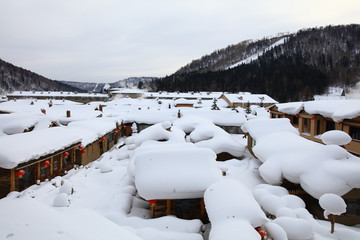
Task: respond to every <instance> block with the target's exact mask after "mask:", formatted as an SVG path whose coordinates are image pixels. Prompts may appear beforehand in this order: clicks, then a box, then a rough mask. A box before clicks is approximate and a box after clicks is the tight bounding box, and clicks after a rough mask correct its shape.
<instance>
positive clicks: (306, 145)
mask: <svg viewBox="0 0 360 240" xmlns="http://www.w3.org/2000/svg"><path fill="white" fill-rule="evenodd" d="M273 114H277V115H278V116H282V117H280V118H275V119H261V120H251V121H248V122H247V123H246V124H245V125H244V126H243V127H242V128H243V130H244V131H245V132H247V136H248V146H247V147H248V149H249V151H250V152H251V154H252V155H253V156H255V157H256V158H259V159H260V160H261V161H263V162H264V161H266V159H267V158H272V159H282V158H283V157H284V156H285V157H289V151H290V152H291V154H293V155H296V154H299V155H300V156H301V157H303V158H305V157H306V158H307V159H311V158H312V154H314V156H313V157H314V158H315V157H316V158H326V160H332V156H331V155H330V156H329V155H328V154H327V150H326V149H327V148H324V147H326V146H323V145H321V144H320V143H317V142H314V141H310V140H309V139H308V138H302V137H300V135H301V134H300V133H299V132H298V129H296V128H294V127H292V126H291V124H290V120H289V119H288V118H287V117H286V116H285V117H283V115H282V114H278V113H277V112H273ZM311 120H316V119H312V118H311ZM275 135H277V136H276V137H275ZM278 136H281V137H282V138H281V139H280V138H279V137H278ZM257 141H258V144H257V143H256V142H257ZM260 141H261V142H260ZM258 145H262V146H261V150H260V151H259V149H255V148H256V147H257V148H258V147H259V146H258ZM284 145H286V147H285V146H284ZM270 146H271V147H270ZM329 147H330V149H332V150H335V148H338V149H337V150H340V149H341V148H340V147H339V146H329ZM334 147H335V148H334ZM264 149H266V150H267V151H266V152H265V151H264ZM256 150H258V151H256ZM282 151H283V152H284V155H283V156H282ZM305 152H306V153H307V155H306V154H305V155H301V154H303V153H305ZM337 152H338V156H337V157H338V158H339V159H345V160H346V159H347V158H353V160H352V161H354V160H355V161H356V160H357V159H356V157H355V156H353V155H351V154H349V153H347V152H346V151H337ZM340 152H341V153H342V154H343V155H341V154H340ZM345 153H346V154H345ZM317 160H318V159H314V162H315V161H317ZM345 160H343V164H344V166H343V169H342V171H345V170H344V169H345V166H346V165H345V164H346V162H345ZM322 161H323V160H322ZM319 163H321V161H320V162H319ZM294 164H295V165H296V164H299V163H294ZM268 166H269V165H268ZM280 166H281V165H280ZM321 166H323V165H321ZM280 168H281V167H280ZM349 168H352V165H350V166H349ZM349 168H347V169H349ZM281 169H282V168H281ZM326 169H327V168H326ZM326 169H325V170H326ZM273 170H274V172H276V169H273ZM325 170H323V169H322V171H324V172H325ZM279 171H280V173H279V174H280V175H282V176H283V177H284V179H283V180H282V186H283V187H285V188H286V189H287V190H288V191H289V193H290V194H294V195H297V196H299V197H300V198H302V199H303V200H304V202H305V203H306V208H307V209H308V210H309V212H310V213H312V214H313V215H315V216H316V217H318V218H319V219H324V210H323V209H322V208H321V207H320V206H319V203H318V201H319V200H318V199H316V198H315V197H313V196H312V195H310V194H309V192H310V193H312V194H314V191H313V190H311V188H312V186H310V185H309V184H308V186H306V187H307V188H310V191H309V189H308V192H306V191H305V190H304V189H303V188H302V187H301V185H300V184H294V183H292V182H290V181H289V180H288V179H287V178H286V176H288V175H289V176H290V177H291V178H292V179H296V178H299V177H298V176H297V177H296V175H295V172H296V171H295V170H294V169H293V170H292V171H293V172H291V174H289V173H285V172H281V171H282V170H279ZM318 171H319V170H318ZM318 171H317V172H316V173H318V174H319V172H318ZM354 173H355V172H351V174H354ZM287 174H288V175H287ZM324 176H326V175H324ZM331 177H332V175H331ZM334 178H336V176H334ZM300 181H301V180H300ZM312 181H313V182H312V185H314V186H317V185H318V184H319V183H318V182H315V179H314V178H312ZM317 181H321V179H320V180H317ZM341 181H343V180H341ZM320 184H321V183H320ZM336 189H337V188H336ZM328 190H329V191H330V190H331V186H330V187H329V188H328ZM337 190H338V189H337ZM312 191H313V192H312ZM343 191H345V190H343ZM318 197H319V196H317V198H318ZM341 197H342V198H343V199H344V200H345V202H346V204H347V206H348V207H347V211H346V213H344V214H342V215H340V216H336V222H339V223H343V224H346V225H356V224H360V188H356V187H353V188H352V189H351V188H350V189H349V190H348V192H347V193H346V191H345V193H344V194H343V195H342V196H341Z"/></svg>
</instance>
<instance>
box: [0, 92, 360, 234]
mask: <svg viewBox="0 0 360 240" xmlns="http://www.w3.org/2000/svg"><path fill="white" fill-rule="evenodd" d="M359 156H360V100H358V99H344V98H342V97H341V96H339V97H333V98H328V99H321V100H314V101H307V102H289V103H278V102H277V101H276V100H274V99H273V98H271V96H268V95H266V94H252V93H249V92H239V93H225V92H187V93H182V92H146V91H142V90H138V89H110V90H109V92H108V93H103V94H101V93H96V94H95V93H87V94H84V93H76V92H35V91H29V92H25V91H22V92H21V91H17V92H13V93H11V94H8V96H7V98H6V99H5V98H4V99H2V101H1V102H0V198H1V199H0V213H1V214H0V226H2V227H0V239H79V238H80V239H99V238H100V237H101V238H102V239H114V238H120V239H144V240H155V239H156V240H162V239H164V240H165V239H175V240H182V239H184V240H185V239H186V240H208V239H211V240H223V239H227V240H231V239H273V240H283V239H309V240H323V239H344V240H345V239H346V240H348V239H360V228H359V226H360V158H359Z"/></svg>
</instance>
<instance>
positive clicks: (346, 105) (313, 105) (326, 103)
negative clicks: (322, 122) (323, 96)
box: [276, 99, 360, 122]
mask: <svg viewBox="0 0 360 240" xmlns="http://www.w3.org/2000/svg"><path fill="white" fill-rule="evenodd" d="M276 106H277V107H278V110H279V111H280V112H284V113H287V114H292V115H295V114H297V113H299V112H300V111H301V110H302V109H303V110H304V111H305V112H307V113H308V114H319V115H322V116H324V117H328V118H332V119H333V120H334V121H335V122H342V121H343V120H344V119H353V118H356V117H358V116H360V108H359V106H360V100H359V99H341V100H317V101H309V102H294V103H281V104H276Z"/></svg>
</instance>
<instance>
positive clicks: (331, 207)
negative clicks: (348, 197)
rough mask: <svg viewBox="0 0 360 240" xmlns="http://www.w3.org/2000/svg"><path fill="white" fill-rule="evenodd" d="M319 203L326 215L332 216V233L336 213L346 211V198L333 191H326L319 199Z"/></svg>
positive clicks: (326, 216)
mask: <svg viewBox="0 0 360 240" xmlns="http://www.w3.org/2000/svg"><path fill="white" fill-rule="evenodd" d="M319 204H320V206H321V207H322V209H324V217H325V218H326V219H329V218H330V221H331V233H333V232H334V226H335V215H341V214H343V213H345V212H346V203H345V201H344V199H342V198H341V197H340V196H338V195H336V194H333V193H326V194H324V195H322V196H321V197H320V199H319Z"/></svg>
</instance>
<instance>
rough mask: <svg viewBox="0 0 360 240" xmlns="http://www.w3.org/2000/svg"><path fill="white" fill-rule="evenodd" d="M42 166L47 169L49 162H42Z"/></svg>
mask: <svg viewBox="0 0 360 240" xmlns="http://www.w3.org/2000/svg"><path fill="white" fill-rule="evenodd" d="M42 164H43V165H44V166H45V167H47V166H49V165H50V162H49V161H43V162H42Z"/></svg>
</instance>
